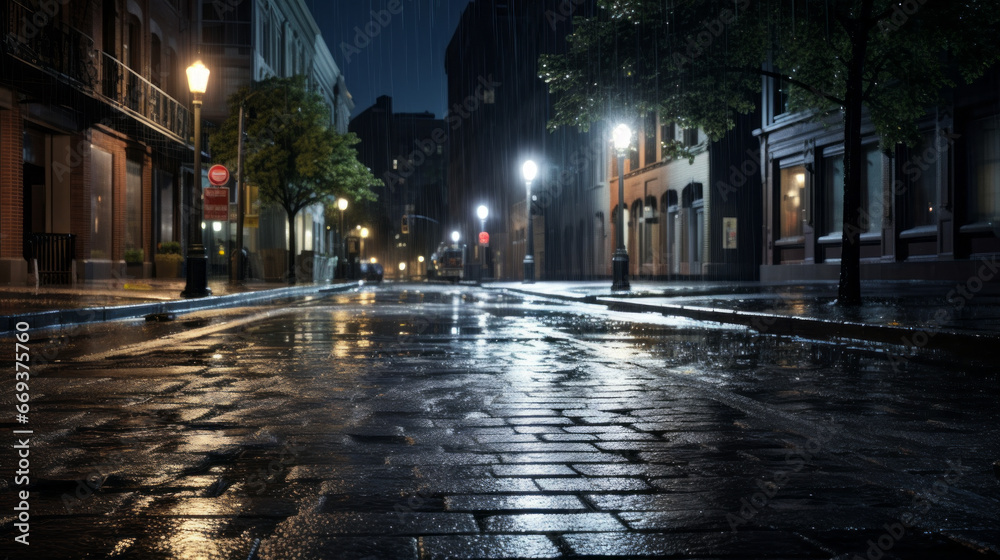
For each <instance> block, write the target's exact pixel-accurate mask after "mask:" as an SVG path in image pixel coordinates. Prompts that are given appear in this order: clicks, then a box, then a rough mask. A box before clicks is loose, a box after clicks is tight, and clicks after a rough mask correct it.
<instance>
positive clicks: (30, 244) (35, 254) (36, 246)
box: [25, 233, 76, 284]
mask: <svg viewBox="0 0 1000 560" xmlns="http://www.w3.org/2000/svg"><path fill="white" fill-rule="evenodd" d="M25 237H27V239H26V245H27V249H28V251H27V253H28V261H29V263H31V262H32V261H37V263H38V282H39V283H40V284H71V283H72V282H73V259H74V258H75V256H76V235H74V234H72V233H29V234H27V235H26V236H25Z"/></svg>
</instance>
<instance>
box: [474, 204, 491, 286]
mask: <svg viewBox="0 0 1000 560" xmlns="http://www.w3.org/2000/svg"><path fill="white" fill-rule="evenodd" d="M476 215H477V216H479V231H481V232H485V231H486V217H487V216H489V215H490V209H489V208H487V207H486V206H485V205H480V206H479V208H476ZM479 248H480V257H481V259H482V264H483V266H482V269H483V278H485V277H486V244H485V243H483V242H482V241H480V242H479Z"/></svg>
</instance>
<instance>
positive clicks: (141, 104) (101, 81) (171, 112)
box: [0, 0, 192, 144]
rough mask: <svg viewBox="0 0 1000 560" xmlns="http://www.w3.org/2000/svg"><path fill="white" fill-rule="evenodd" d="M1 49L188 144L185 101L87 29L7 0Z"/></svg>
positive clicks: (189, 123)
mask: <svg viewBox="0 0 1000 560" xmlns="http://www.w3.org/2000/svg"><path fill="white" fill-rule="evenodd" d="M2 9H3V12H0V17H3V21H4V22H5V23H0V25H5V26H6V28H5V29H4V36H3V48H4V50H6V52H7V53H8V55H10V56H13V57H15V58H18V59H20V60H22V61H24V62H26V63H28V64H30V65H32V66H34V67H35V68H38V69H39V70H41V71H43V72H45V73H47V74H49V75H52V76H55V77H56V78H57V79H59V80H61V81H62V82H64V83H66V84H68V85H70V86H71V87H75V88H77V89H79V90H81V91H83V92H85V93H88V94H91V95H94V96H95V97H97V98H99V99H102V100H103V101H105V102H107V103H109V104H111V105H114V106H116V107H118V108H119V109H121V110H123V111H124V112H126V113H128V114H130V115H131V116H132V117H134V118H136V119H137V120H139V121H141V122H143V123H145V124H146V125H148V126H150V127H151V128H153V129H155V130H158V131H159V132H161V133H162V134H164V135H166V136H168V137H169V138H171V139H172V140H174V141H176V142H179V143H182V144H188V143H189V142H190V137H191V130H192V120H191V119H192V115H191V111H189V110H188V109H187V108H186V107H185V106H184V105H183V104H182V103H180V102H179V101H177V100H176V99H174V98H172V97H170V96H169V95H167V93H166V92H164V91H163V90H162V89H160V88H158V87H157V86H155V85H153V84H152V83H151V82H150V81H149V80H147V79H145V78H143V77H142V76H141V75H140V74H138V73H136V72H135V71H134V70H132V69H131V68H129V67H128V66H127V65H125V64H123V63H122V62H121V61H119V60H118V59H116V58H114V57H113V56H111V55H109V54H108V53H105V52H102V51H101V50H100V49H98V48H97V47H96V45H95V43H94V40H93V38H91V37H90V36H89V35H87V34H86V33H83V32H82V31H80V30H78V29H76V28H75V27H73V26H71V25H68V24H66V23H64V22H63V21H62V20H61V19H60V14H58V13H56V14H55V15H54V16H53V15H50V14H49V13H47V12H44V11H36V10H34V9H32V8H31V7H30V6H28V5H27V4H25V3H23V2H22V1H20V0H4V5H3V8H2Z"/></svg>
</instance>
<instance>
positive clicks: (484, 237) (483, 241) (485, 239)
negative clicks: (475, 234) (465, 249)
mask: <svg viewBox="0 0 1000 560" xmlns="http://www.w3.org/2000/svg"><path fill="white" fill-rule="evenodd" d="M479 244H480V245H489V244H490V234H488V233H486V232H485V231H481V232H479Z"/></svg>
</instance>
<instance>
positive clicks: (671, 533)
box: [0, 285, 1000, 560]
mask: <svg viewBox="0 0 1000 560" xmlns="http://www.w3.org/2000/svg"><path fill="white" fill-rule="evenodd" d="M33 336H34V337H35V339H36V340H38V341H39V342H38V344H44V343H46V342H47V343H48V344H49V345H50V346H51V345H53V344H54V343H55V342H56V341H58V342H60V344H61V346H60V349H59V351H58V352H54V355H55V358H54V360H53V361H52V363H49V364H46V365H44V366H41V365H40V366H39V369H38V370H37V371H36V372H35V373H33V377H32V417H31V423H32V428H33V430H34V435H33V439H32V442H33V443H32V445H33V451H32V452H33V454H34V453H37V455H33V461H32V487H31V545H30V547H23V546H21V545H17V544H16V543H13V535H14V531H15V530H14V527H13V523H14V522H15V520H14V517H13V515H11V511H10V508H8V509H7V511H5V512H4V513H3V514H2V515H3V533H4V534H5V536H4V539H3V545H2V552H0V554H6V555H10V556H11V557H13V558H37V559H47V558H142V559H189V558H190V559H195V558H197V559H202V558H211V559H241V560H242V559H270V560H288V559H295V558H301V559H349V558H353V559H363V558H370V559H375V558H386V559H421V560H423V559H445V558H456V559H474V558H475V559H478V558H637V557H662V558H688V559H715V558H720V559H721V558H772V559H793V558H794V559H806V558H838V559H845V560H853V559H854V558H872V560H880V559H885V560H890V559H894V558H901V559H905V558H949V559H963V558H996V557H1000V554H998V550H1000V529H998V527H1000V483H998V480H997V478H996V476H995V474H994V471H993V462H994V461H996V460H998V459H1000V429H998V428H997V426H998V420H1000V412H998V410H997V408H996V405H995V403H996V396H997V390H998V377H997V373H996V371H995V369H994V366H995V364H989V363H976V362H972V361H969V362H964V361H962V360H961V357H952V356H944V355H941V354H935V355H931V356H927V357H922V356H916V357H914V356H909V358H908V359H907V361H906V362H905V363H904V364H903V366H902V367H900V364H899V363H898V362H894V361H893V360H892V355H891V353H892V350H891V349H888V348H885V347H879V346H876V345H872V346H866V345H861V344H858V345H852V346H851V347H847V346H844V345H839V344H834V343H820V342H811V341H807V340H800V339H789V338H780V337H773V336H767V335H762V334H758V333H756V332H752V331H749V330H747V329H743V328H730V327H725V326H719V325H715V324H707V323H700V322H696V321H693V320H688V319H681V318H669V317H661V316H656V315H644V316H641V315H629V314H624V313H613V312H608V311H606V310H604V309H603V308H600V307H597V306H587V305H584V304H571V303H556V302H552V301H548V300H543V299H538V298H532V297H529V296H522V295H511V294H507V293H504V292H499V291H487V290H482V289H478V288H473V287H444V286H427V285H421V286H416V285H386V286H380V287H366V288H363V289H362V290H361V291H359V292H355V293H348V294H336V295H330V296H328V297H326V298H317V299H314V300H312V301H308V302H302V303H290V302H289V303H287V304H285V305H282V306H275V307H272V308H258V309H250V308H246V309H242V310H239V311H238V312H221V311H217V312H205V313H204V314H203V316H202V317H201V318H198V319H190V318H182V319H181V320H179V321H178V322H174V323H163V324H153V323H144V322H120V323H115V324H109V325H104V326H95V327H91V328H89V329H79V330H78V332H77V333H76V336H75V337H73V338H64V339H59V338H58V337H57V333H55V332H45V333H41V332H40V333H38V334H35V335H33ZM46 339H48V340H47V341H46ZM2 394H3V399H4V402H8V401H10V402H12V398H11V392H10V389H9V388H7V387H5V388H4V392H3V393H2ZM4 426H5V427H8V428H13V427H14V424H12V423H8V424H4ZM9 457H10V455H9V454H8V456H7V457H5V458H4V460H5V461H7V460H8V459H9ZM5 484H7V485H9V484H10V480H9V479H8V480H7V481H5ZM25 549H30V553H28V552H25Z"/></svg>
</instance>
